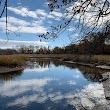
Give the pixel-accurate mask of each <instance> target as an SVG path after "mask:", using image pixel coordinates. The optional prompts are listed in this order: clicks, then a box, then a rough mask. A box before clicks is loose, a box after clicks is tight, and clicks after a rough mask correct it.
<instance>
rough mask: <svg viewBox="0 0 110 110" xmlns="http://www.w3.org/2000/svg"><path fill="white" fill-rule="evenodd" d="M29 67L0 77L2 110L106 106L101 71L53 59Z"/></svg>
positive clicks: (50, 109)
mask: <svg viewBox="0 0 110 110" xmlns="http://www.w3.org/2000/svg"><path fill="white" fill-rule="evenodd" d="M28 65H29V66H28V67H27V68H25V69H24V70H23V71H20V72H17V73H10V74H0V110H83V109H81V108H86V110H92V109H93V108H94V107H95V106H96V105H98V106H100V105H102V104H106V100H105V95H104V88H103V85H102V83H100V82H99V80H100V78H101V73H100V75H99V74H98V73H99V72H98V71H97V70H94V69H89V68H87V67H77V66H76V65H70V64H63V63H60V62H56V61H49V60H41V61H34V62H28Z"/></svg>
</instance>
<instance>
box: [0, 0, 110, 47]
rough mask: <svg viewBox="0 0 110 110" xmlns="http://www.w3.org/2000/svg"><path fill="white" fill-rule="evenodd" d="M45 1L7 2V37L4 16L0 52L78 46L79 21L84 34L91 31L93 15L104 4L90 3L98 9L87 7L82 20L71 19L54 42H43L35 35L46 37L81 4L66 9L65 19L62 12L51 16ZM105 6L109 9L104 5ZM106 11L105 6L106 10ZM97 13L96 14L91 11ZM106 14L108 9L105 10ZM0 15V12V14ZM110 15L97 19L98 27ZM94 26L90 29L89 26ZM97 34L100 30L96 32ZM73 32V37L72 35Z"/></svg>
mask: <svg viewBox="0 0 110 110" xmlns="http://www.w3.org/2000/svg"><path fill="white" fill-rule="evenodd" d="M3 1H5V0H2V4H1V6H0V11H1V10H2V9H3V6H4V2H3ZM47 1H48V0H8V24H7V29H8V34H7V35H6V17H5V12H4V14H3V16H2V18H0V48H13V47H16V45H26V46H28V45H33V46H46V47H47V46H49V47H55V46H60V47H63V46H66V45H69V44H70V43H77V41H78V40H79V38H80V36H81V33H80V29H79V28H78V29H77V26H78V23H79V19H80V26H81V25H82V24H84V25H85V27H84V28H82V29H83V30H86V31H87V30H88V31H89V30H90V29H91V28H94V27H92V26H94V23H96V22H95V21H96V15H97V13H99V11H97V10H99V8H97V7H100V8H101V7H103V3H104V0H93V1H92V3H93V4H94V3H96V1H97V3H98V4H97V7H95V9H94V7H92V5H89V6H88V8H87V9H86V12H85V14H84V19H81V18H80V14H81V13H80V14H77V15H76V16H74V19H72V22H71V23H70V24H69V25H68V26H67V27H66V29H65V30H66V31H64V32H63V33H62V34H60V36H59V37H58V38H57V39H48V40H45V39H42V38H39V37H38V35H39V34H40V35H41V34H43V33H46V32H47V31H50V30H51V26H58V25H59V24H61V23H62V22H63V18H65V19H68V18H71V15H72V14H73V7H75V6H80V5H81V3H79V2H75V3H74V4H70V5H69V7H66V10H68V11H69V15H68V16H65V14H64V13H62V12H64V11H61V10H57V9H56V10H54V11H52V12H50V10H49V7H48V2H47ZM107 6H108V5H107ZM105 8H106V6H105ZM94 10H96V11H94ZM107 11H108V12H109V11H110V9H108V10H107ZM0 13H1V12H0ZM109 18H110V14H108V15H107V16H105V17H100V18H99V20H98V24H97V26H100V25H102V23H104V22H106V21H108V20H109ZM92 24H93V25H92ZM98 29H99V30H100V29H101V28H98ZM73 32H75V33H73Z"/></svg>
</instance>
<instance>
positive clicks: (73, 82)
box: [68, 80, 76, 85]
mask: <svg viewBox="0 0 110 110" xmlns="http://www.w3.org/2000/svg"><path fill="white" fill-rule="evenodd" d="M68 84H69V85H76V82H75V81H73V80H70V81H68Z"/></svg>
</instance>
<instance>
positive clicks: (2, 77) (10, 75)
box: [0, 70, 23, 81]
mask: <svg viewBox="0 0 110 110" xmlns="http://www.w3.org/2000/svg"><path fill="white" fill-rule="evenodd" d="M22 71H23V70H20V71H16V72H11V73H2V74H0V81H10V80H13V79H15V78H16V77H18V76H20V75H21V74H22Z"/></svg>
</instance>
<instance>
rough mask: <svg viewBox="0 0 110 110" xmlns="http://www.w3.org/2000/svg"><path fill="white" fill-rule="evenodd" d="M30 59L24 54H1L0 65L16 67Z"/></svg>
mask: <svg viewBox="0 0 110 110" xmlns="http://www.w3.org/2000/svg"><path fill="white" fill-rule="evenodd" d="M27 59H28V57H27V56H23V55H0V66H6V67H16V66H22V65H24V64H25V61H26V60H27Z"/></svg>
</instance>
